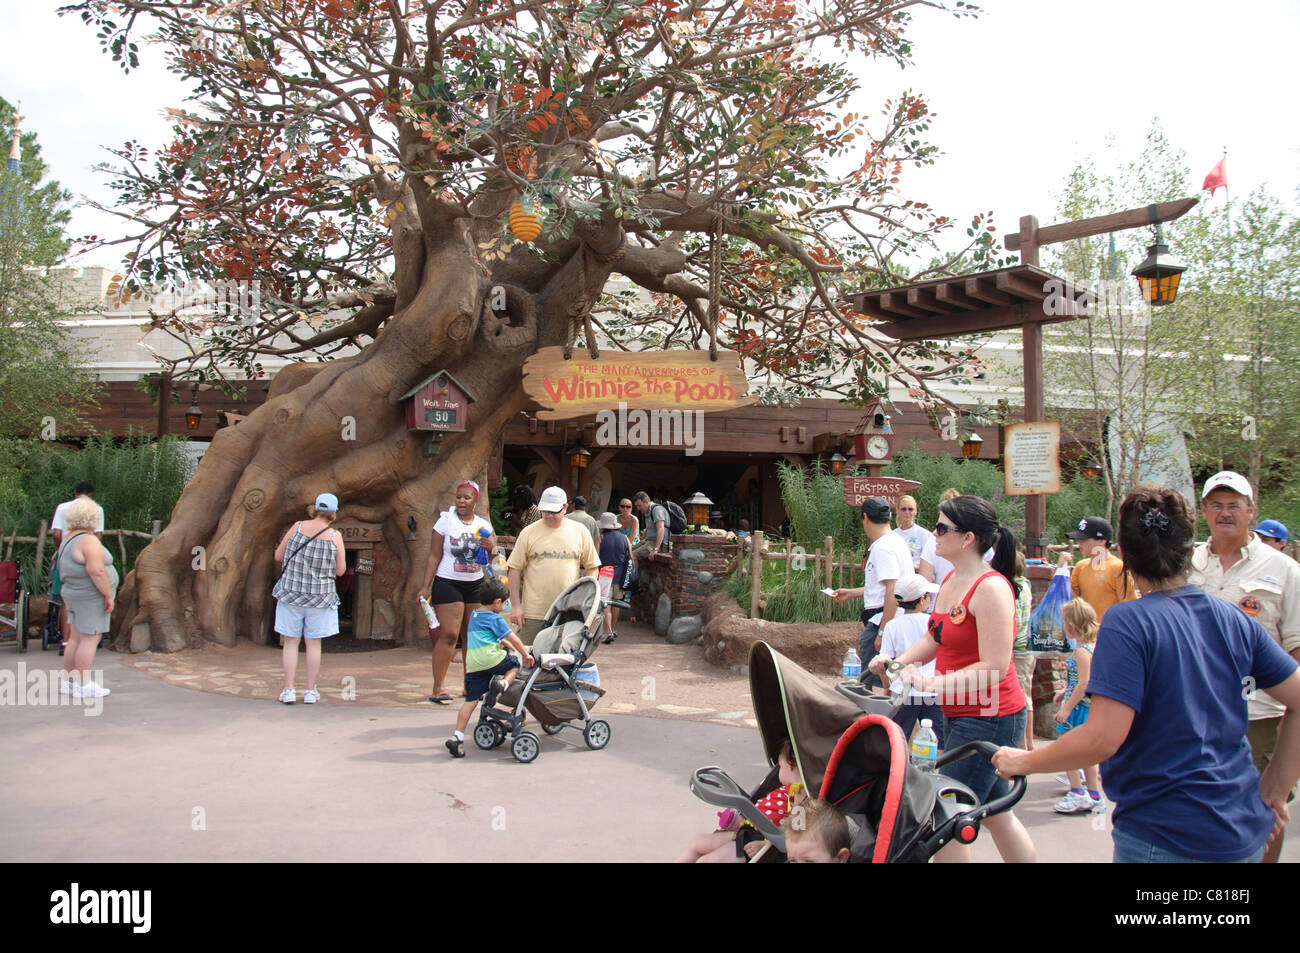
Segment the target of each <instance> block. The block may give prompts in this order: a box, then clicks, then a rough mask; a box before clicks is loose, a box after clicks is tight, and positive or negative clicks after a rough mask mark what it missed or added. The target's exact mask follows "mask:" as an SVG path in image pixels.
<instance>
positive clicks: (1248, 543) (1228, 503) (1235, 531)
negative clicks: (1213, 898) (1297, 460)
mask: <svg viewBox="0 0 1300 953" xmlns="http://www.w3.org/2000/svg"><path fill="white" fill-rule="evenodd" d="M1201 515H1202V516H1204V517H1205V522H1206V523H1208V524H1209V526H1210V539H1209V542H1206V543H1201V544H1200V545H1199V546H1197V547H1196V549H1195V550H1194V551H1193V553H1192V571H1191V573H1190V574H1189V575H1188V577H1187V581H1188V582H1189V583H1191V584H1192V585H1193V586H1197V587H1198V588H1200V589H1201V590H1202V591H1204V592H1206V593H1208V594H1209V595H1212V596H1217V597H1219V598H1220V599H1223V600H1224V601H1226V602H1230V603H1232V604H1233V605H1235V606H1236V607H1237V608H1238V609H1240V610H1241V611H1242V612H1244V613H1246V615H1248V616H1250V617H1251V618H1252V619H1254V620H1255V621H1256V622H1258V623H1259V624H1260V625H1261V626H1263V627H1264V631H1265V632H1267V633H1268V634H1269V635H1270V636H1272V638H1273V639H1274V641H1276V642H1277V643H1278V644H1279V645H1280V646H1282V648H1283V650H1285V651H1286V652H1289V653H1290V655H1291V657H1292V658H1294V659H1296V660H1298V661H1300V564H1297V563H1296V561H1295V560H1293V559H1291V558H1290V557H1288V556H1284V555H1283V554H1282V553H1279V552H1278V551H1277V550H1275V549H1272V548H1271V547H1269V546H1266V545H1264V543H1262V542H1261V541H1260V539H1259V537H1258V536H1257V535H1255V534H1254V533H1252V532H1251V531H1250V524H1251V521H1252V520H1254V518H1255V494H1254V491H1253V490H1252V489H1251V486H1250V481H1249V480H1247V479H1246V478H1245V477H1244V476H1242V475H1241V474H1240V473H1233V472H1232V471H1231V470H1224V471H1222V472H1220V473H1216V474H1215V475H1214V476H1212V477H1210V478H1209V479H1208V480H1206V481H1205V487H1204V488H1203V489H1202V491H1201ZM1246 687H1247V688H1249V687H1250V686H1246ZM1226 690H1229V687H1228V686H1225V691H1226ZM1247 707H1248V710H1249V715H1250V728H1249V729H1248V730H1247V732H1246V739H1247V740H1248V741H1249V742H1250V750H1251V755H1252V757H1253V758H1254V760H1255V767H1256V768H1258V769H1259V771H1260V773H1261V774H1262V773H1263V772H1264V768H1265V767H1267V766H1268V762H1269V760H1270V759H1271V758H1272V756H1273V749H1274V748H1275V747H1276V745H1277V732H1278V728H1279V727H1281V724H1282V716H1283V715H1284V714H1285V713H1286V708H1285V706H1283V705H1281V704H1280V703H1278V702H1277V701H1276V700H1274V699H1273V698H1272V697H1270V696H1269V694H1268V693H1267V692H1264V691H1254V692H1252V693H1251V694H1250V695H1249V696H1248V701H1247ZM1292 795H1293V796H1294V792H1292ZM1281 850H1282V837H1281V835H1280V834H1279V836H1277V837H1276V838H1274V840H1272V841H1271V842H1270V843H1269V846H1268V849H1267V851H1266V852H1265V854H1264V862H1265V863H1276V862H1277V858H1278V854H1279V853H1280V852H1281Z"/></svg>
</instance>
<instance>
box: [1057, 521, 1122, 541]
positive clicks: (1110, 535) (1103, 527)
mask: <svg viewBox="0 0 1300 953" xmlns="http://www.w3.org/2000/svg"><path fill="white" fill-rule="evenodd" d="M1065 535H1067V536H1069V537H1070V539H1104V540H1105V541H1106V542H1108V543H1109V542H1110V541H1111V540H1112V539H1114V538H1115V531H1114V530H1113V529H1111V527H1110V523H1109V522H1107V521H1106V520H1104V519H1102V518H1101V517H1100V516H1087V517H1084V518H1083V519H1081V520H1079V528H1078V529H1076V530H1075V531H1074V532H1073V533H1066V534H1065Z"/></svg>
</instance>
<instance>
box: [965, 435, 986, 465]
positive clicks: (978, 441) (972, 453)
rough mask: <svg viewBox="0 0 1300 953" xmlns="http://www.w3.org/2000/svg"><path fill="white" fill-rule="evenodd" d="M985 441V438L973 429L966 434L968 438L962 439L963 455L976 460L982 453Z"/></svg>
mask: <svg viewBox="0 0 1300 953" xmlns="http://www.w3.org/2000/svg"><path fill="white" fill-rule="evenodd" d="M983 443H984V438H983V437H981V436H980V435H979V434H977V433H976V432H975V431H973V430H972V431H971V432H970V433H969V434H967V435H966V439H965V440H964V441H962V445H961V452H962V456H964V457H965V458H966V459H968V460H974V459H976V458H978V457H979V455H980V446H981V445H982V444H983Z"/></svg>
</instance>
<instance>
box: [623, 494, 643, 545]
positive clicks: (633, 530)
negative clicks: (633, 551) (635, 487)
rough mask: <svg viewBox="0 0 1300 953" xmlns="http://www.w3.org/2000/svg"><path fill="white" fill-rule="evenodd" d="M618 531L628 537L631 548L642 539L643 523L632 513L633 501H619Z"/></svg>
mask: <svg viewBox="0 0 1300 953" xmlns="http://www.w3.org/2000/svg"><path fill="white" fill-rule="evenodd" d="M618 531H619V532H620V533H622V534H623V535H624V536H626V537H627V541H628V545H630V546H635V545H636V544H637V543H638V542H639V541H640V539H641V521H640V520H638V519H637V518H636V513H634V512H633V511H632V501H631V500H619V501H618Z"/></svg>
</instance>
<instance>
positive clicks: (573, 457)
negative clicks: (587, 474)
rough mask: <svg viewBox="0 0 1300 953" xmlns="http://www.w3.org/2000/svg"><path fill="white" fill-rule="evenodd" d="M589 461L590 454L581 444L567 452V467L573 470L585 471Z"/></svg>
mask: <svg viewBox="0 0 1300 953" xmlns="http://www.w3.org/2000/svg"><path fill="white" fill-rule="evenodd" d="M590 460H591V453H590V452H589V451H588V450H587V448H586V447H584V446H583V445H582V444H581V443H579V444H578V445H577V446H576V447H574V448H573V449H572V450H570V451H569V466H571V467H573V468H574V469H575V470H585V469H587V464H588V463H589V462H590Z"/></svg>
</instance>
